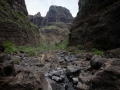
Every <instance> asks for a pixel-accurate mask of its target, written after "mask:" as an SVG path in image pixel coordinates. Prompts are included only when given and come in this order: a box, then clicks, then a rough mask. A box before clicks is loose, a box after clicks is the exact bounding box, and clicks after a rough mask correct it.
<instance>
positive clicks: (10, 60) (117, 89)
mask: <svg viewBox="0 0 120 90" xmlns="http://www.w3.org/2000/svg"><path fill="white" fill-rule="evenodd" d="M16 59H17V60H20V61H19V62H15V61H14V60H16ZM119 76H120V59H118V58H102V57H101V56H99V55H93V54H92V53H79V54H77V55H73V54H71V53H70V52H65V51H60V50H54V51H51V50H49V51H46V52H44V53H43V54H36V56H34V57H28V56H27V55H26V54H25V53H24V52H21V53H19V54H11V55H8V54H1V55H0V90H120V86H119V85H120V82H119V80H120V78H119ZM113 81H114V82H113Z"/></svg>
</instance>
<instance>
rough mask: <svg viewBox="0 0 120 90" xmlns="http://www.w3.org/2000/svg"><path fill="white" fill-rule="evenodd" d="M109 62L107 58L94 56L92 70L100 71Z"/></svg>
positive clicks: (91, 62)
mask: <svg viewBox="0 0 120 90" xmlns="http://www.w3.org/2000/svg"><path fill="white" fill-rule="evenodd" d="M107 61H108V59H107V58H102V57H101V56H100V55H94V56H93V57H92V58H91V60H90V65H91V67H92V68H95V69H99V68H100V67H101V66H102V65H103V64H104V63H105V62H107Z"/></svg>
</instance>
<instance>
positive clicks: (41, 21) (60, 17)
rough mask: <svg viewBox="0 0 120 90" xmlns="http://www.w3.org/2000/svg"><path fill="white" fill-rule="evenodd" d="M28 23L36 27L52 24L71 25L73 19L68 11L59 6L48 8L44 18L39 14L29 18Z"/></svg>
mask: <svg viewBox="0 0 120 90" xmlns="http://www.w3.org/2000/svg"><path fill="white" fill-rule="evenodd" d="M30 21H31V22H32V23H34V24H36V25H37V26H39V27H40V26H45V25H49V24H50V23H53V22H64V23H71V22H72V21H73V17H72V15H71V13H70V11H69V10H68V9H66V8H65V7H61V6H50V8H49V11H48V12H47V14H46V16H45V17H41V15H40V13H37V14H36V15H34V16H30Z"/></svg>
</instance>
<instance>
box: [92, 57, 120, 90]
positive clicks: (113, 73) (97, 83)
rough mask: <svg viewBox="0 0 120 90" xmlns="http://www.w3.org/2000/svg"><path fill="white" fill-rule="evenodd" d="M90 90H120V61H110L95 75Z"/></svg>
mask: <svg viewBox="0 0 120 90" xmlns="http://www.w3.org/2000/svg"><path fill="white" fill-rule="evenodd" d="M90 90H120V59H117V58H115V59H111V60H109V61H108V62H106V63H105V64H104V65H103V66H102V67H101V68H100V70H99V71H97V72H96V73H95V75H94V76H93V78H92V79H91V89H90Z"/></svg>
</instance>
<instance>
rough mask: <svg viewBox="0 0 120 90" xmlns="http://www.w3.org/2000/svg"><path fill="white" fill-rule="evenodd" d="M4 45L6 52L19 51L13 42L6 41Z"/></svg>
mask: <svg viewBox="0 0 120 90" xmlns="http://www.w3.org/2000/svg"><path fill="white" fill-rule="evenodd" d="M3 46H4V47H5V51H4V52H5V53H18V49H17V48H15V46H14V45H13V44H12V43H11V42H8V41H4V42H3Z"/></svg>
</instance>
